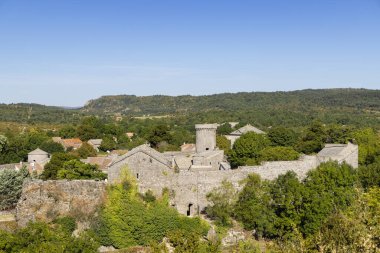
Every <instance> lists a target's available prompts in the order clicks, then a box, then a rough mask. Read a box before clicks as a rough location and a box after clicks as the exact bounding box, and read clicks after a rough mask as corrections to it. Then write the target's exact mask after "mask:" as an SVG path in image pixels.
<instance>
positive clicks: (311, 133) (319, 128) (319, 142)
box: [296, 121, 327, 154]
mask: <svg viewBox="0 0 380 253" xmlns="http://www.w3.org/2000/svg"><path fill="white" fill-rule="evenodd" d="M326 139H327V135H326V129H325V127H324V126H323V125H322V123H320V122H318V121H314V122H313V123H312V124H311V125H310V126H309V127H308V128H307V129H306V131H305V133H304V134H303V136H302V139H301V141H300V142H299V143H298V144H297V147H296V149H297V151H299V152H302V153H305V154H313V153H317V152H319V151H320V150H321V149H322V148H323V145H324V143H325V142H326Z"/></svg>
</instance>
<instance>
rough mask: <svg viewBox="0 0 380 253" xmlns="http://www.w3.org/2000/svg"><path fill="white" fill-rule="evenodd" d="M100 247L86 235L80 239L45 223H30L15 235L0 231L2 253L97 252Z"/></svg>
mask: <svg viewBox="0 0 380 253" xmlns="http://www.w3.org/2000/svg"><path fill="white" fill-rule="evenodd" d="M98 247H99V245H98V244H96V243H95V242H94V241H93V240H91V239H90V238H88V237H87V236H86V235H85V234H83V235H81V236H80V237H79V238H76V237H72V236H71V233H68V232H67V231H65V230H62V229H61V228H60V227H56V228H54V227H50V226H49V225H47V224H45V223H40V222H36V223H29V224H28V226H27V227H26V228H23V229H20V230H18V231H16V232H15V233H14V234H11V233H6V232H1V231H0V252H9V253H13V252H14V253H16V252H31V253H34V252H35V253H37V252H57V253H64V252H65V253H66V252H67V253H76V252H96V251H97V248H98Z"/></svg>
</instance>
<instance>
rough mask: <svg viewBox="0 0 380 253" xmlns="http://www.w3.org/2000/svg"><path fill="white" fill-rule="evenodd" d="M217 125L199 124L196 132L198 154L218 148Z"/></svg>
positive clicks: (196, 126)
mask: <svg viewBox="0 0 380 253" xmlns="http://www.w3.org/2000/svg"><path fill="white" fill-rule="evenodd" d="M216 128H217V125H216V124H197V125H195V130H196V144H195V145H196V152H197V153H201V152H205V151H209V150H210V151H212V150H215V148H216Z"/></svg>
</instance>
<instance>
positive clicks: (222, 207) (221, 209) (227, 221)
mask: <svg viewBox="0 0 380 253" xmlns="http://www.w3.org/2000/svg"><path fill="white" fill-rule="evenodd" d="M206 197H207V200H208V201H209V202H210V203H211V205H208V206H207V208H206V213H207V215H208V216H209V217H211V218H213V219H214V220H216V222H217V223H218V224H219V225H222V226H229V225H231V218H230V217H231V216H232V215H233V210H234V205H235V203H236V201H237V190H236V189H235V187H234V186H233V185H232V183H231V182H228V181H225V180H224V181H223V182H222V184H221V186H219V187H216V188H214V189H213V190H212V191H211V192H209V193H208V194H207V196H206Z"/></svg>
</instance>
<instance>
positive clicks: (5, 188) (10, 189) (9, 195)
mask: <svg viewBox="0 0 380 253" xmlns="http://www.w3.org/2000/svg"><path fill="white" fill-rule="evenodd" d="M27 177H29V172H28V170H27V169H26V168H22V169H21V170H19V171H16V170H10V169H5V170H1V171H0V210H5V209H10V208H13V207H15V206H16V204H17V201H18V200H19V198H20V196H21V192H22V184H23V182H24V180H25V179H26V178H27Z"/></svg>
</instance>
